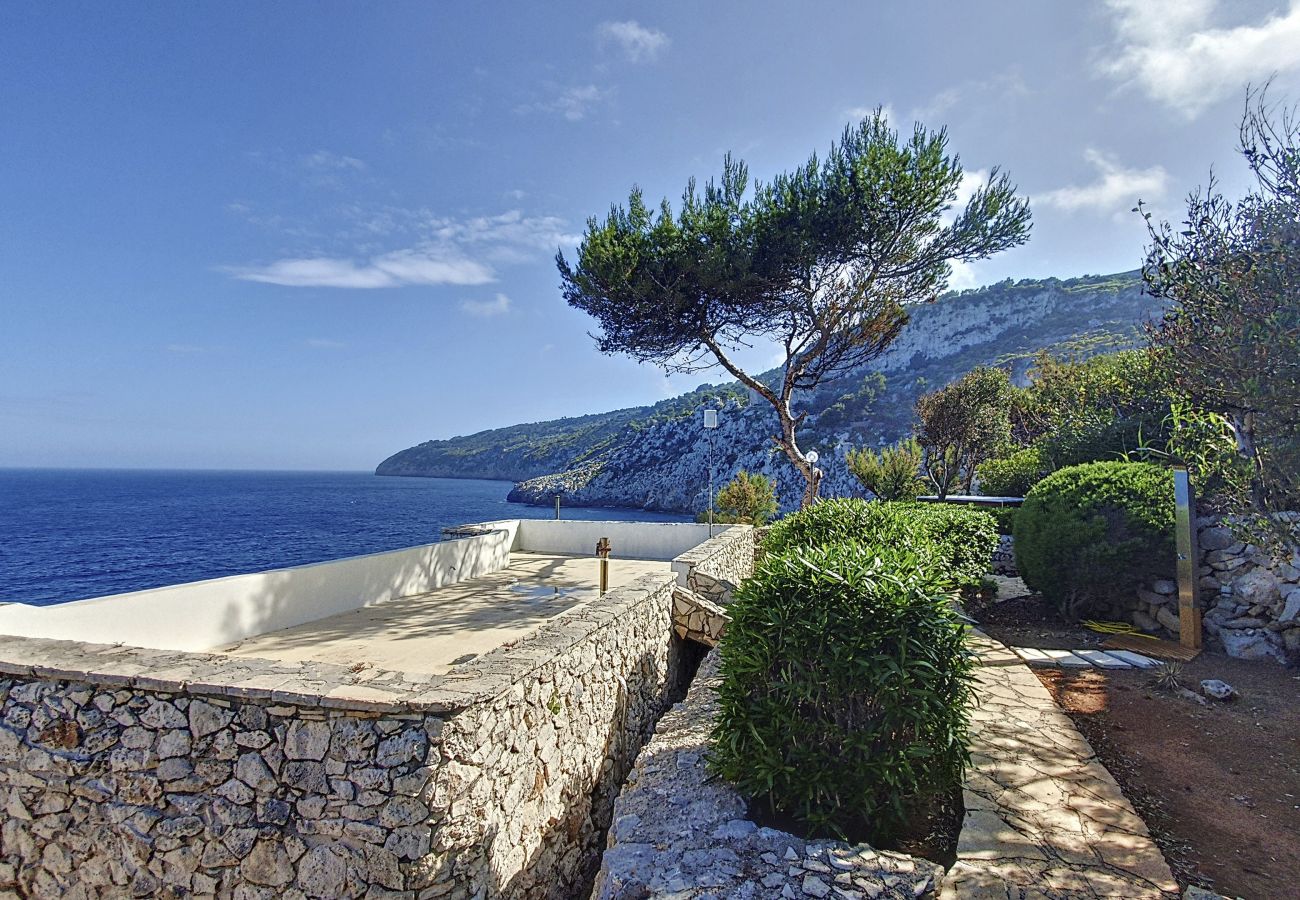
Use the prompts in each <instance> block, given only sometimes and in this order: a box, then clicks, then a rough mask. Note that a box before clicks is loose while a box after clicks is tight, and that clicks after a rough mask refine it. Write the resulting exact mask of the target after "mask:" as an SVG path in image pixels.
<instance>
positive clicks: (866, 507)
mask: <svg viewBox="0 0 1300 900" xmlns="http://www.w3.org/2000/svg"><path fill="white" fill-rule="evenodd" d="M846 540H849V541H859V542H863V543H868V544H871V545H873V546H876V547H888V546H893V545H897V546H903V547H908V548H911V549H913V550H915V551H916V552H917V553H918V554H920V558H922V559H924V561H925V564H926V565H928V566H933V567H935V569H936V572H937V575H938V576H939V577H941V578H943V579H944V580H946V581H947V582H948V583H949V584H951V585H953V586H954V587H974V586H976V585H978V584H979V582H980V579H981V578H982V577H983V576H984V574H985V573H986V572H988V570H989V565H990V563H991V561H992V559H993V551H994V550H996V549H997V545H998V532H997V525H996V523H995V522H994V519H993V517H992V516H990V515H989V514H988V513H987V512H984V511H983V510H979V509H972V508H969V507H959V506H950V505H946V504H942V503H884V502H879V501H876V502H868V501H866V500H858V499H848V498H835V499H830V500H822V501H821V502H819V503H816V504H814V505H812V506H810V507H808V508H807V509H801V510H799V511H798V512H795V513H791V514H790V515H788V516H786V517H785V518H783V519H781V520H779V521H778V522H776V524H774V525H773V526H772V527H771V529H770V530H769V531H768V534H767V538H766V540H765V541H764V544H763V548H764V550H765V551H766V552H768V553H781V552H784V551H786V550H789V549H791V548H794V547H815V546H819V545H822V544H833V543H838V542H841V541H846Z"/></svg>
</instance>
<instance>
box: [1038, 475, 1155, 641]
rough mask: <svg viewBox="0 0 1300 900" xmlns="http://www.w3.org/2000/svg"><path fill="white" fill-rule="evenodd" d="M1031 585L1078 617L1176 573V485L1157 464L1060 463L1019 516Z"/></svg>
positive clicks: (1070, 615)
mask: <svg viewBox="0 0 1300 900" xmlns="http://www.w3.org/2000/svg"><path fill="white" fill-rule="evenodd" d="M1014 534H1015V540H1016V566H1017V567H1018V568H1019V569H1020V575H1021V577H1022V578H1023V579H1024V580H1025V584H1026V585H1028V586H1029V587H1030V588H1032V589H1033V590H1036V591H1039V592H1040V593H1042V595H1043V596H1044V597H1045V598H1047V599H1048V600H1049V601H1051V602H1053V603H1054V604H1056V606H1057V608H1058V609H1059V610H1060V611H1061V613H1062V615H1064V616H1065V617H1066V618H1069V619H1077V618H1080V617H1082V616H1084V615H1087V614H1089V613H1091V612H1094V611H1097V610H1100V609H1102V608H1104V607H1105V606H1108V605H1110V604H1112V603H1118V602H1123V601H1125V600H1127V599H1129V598H1131V597H1132V595H1133V591H1134V590H1135V589H1136V588H1137V587H1138V586H1139V585H1140V584H1141V583H1142V582H1143V581H1144V580H1146V579H1147V578H1151V577H1155V576H1162V575H1163V576H1172V574H1173V571H1174V490H1173V477H1172V474H1171V473H1170V471H1169V470H1168V469H1163V468H1161V467H1159V466H1156V465H1152V464H1151V463H1139V462H1094V463H1085V464H1083V465H1079V466H1070V467H1068V468H1064V469H1059V470H1057V471H1056V472H1053V473H1052V474H1051V475H1049V476H1047V477H1046V478H1044V479H1043V480H1042V481H1040V482H1038V484H1036V485H1034V487H1033V488H1032V489H1031V490H1030V491H1029V493H1028V495H1027V496H1026V497H1025V503H1024V505H1023V506H1022V507H1020V510H1019V512H1017V513H1016V518H1015V531H1014Z"/></svg>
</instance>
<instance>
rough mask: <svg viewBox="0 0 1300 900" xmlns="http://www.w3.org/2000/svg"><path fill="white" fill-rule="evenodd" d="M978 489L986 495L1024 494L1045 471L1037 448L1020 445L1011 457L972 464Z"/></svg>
mask: <svg viewBox="0 0 1300 900" xmlns="http://www.w3.org/2000/svg"><path fill="white" fill-rule="evenodd" d="M975 472H976V475H977V477H978V478H979V491H980V493H981V494H983V495H984V496H986V497H1023V496H1025V494H1027V493H1028V492H1029V489H1030V488H1031V487H1033V486H1034V485H1035V484H1037V483H1038V482H1039V481H1040V480H1042V478H1043V476H1044V475H1045V474H1047V473H1046V471H1045V470H1044V467H1043V460H1042V456H1041V454H1040V453H1039V451H1038V448H1036V447H1022V448H1020V449H1019V450H1017V451H1016V452H1015V453H1012V454H1011V455H1010V456H1003V457H1000V458H997V459H986V460H985V461H984V462H982V463H980V464H979V465H978V466H976V467H975Z"/></svg>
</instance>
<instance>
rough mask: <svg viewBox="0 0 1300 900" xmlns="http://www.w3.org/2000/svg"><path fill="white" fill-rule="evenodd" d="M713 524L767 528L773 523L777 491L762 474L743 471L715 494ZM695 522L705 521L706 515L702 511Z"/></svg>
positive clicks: (770, 480)
mask: <svg viewBox="0 0 1300 900" xmlns="http://www.w3.org/2000/svg"><path fill="white" fill-rule="evenodd" d="M716 505H717V513H716V514H715V515H714V517H713V521H715V522H726V523H739V524H742V525H766V524H767V523H768V522H770V521H772V517H773V516H775V515H776V511H777V509H778V508H779V507H778V504H777V502H776V488H775V486H774V485H773V484H772V479H770V478H768V477H766V476H764V475H751V474H750V473H749V472H746V471H745V470H744V469H741V470H740V471H739V472H737V473H736V477H735V478H733V479H732V480H731V481H729V482H727V483H726V484H725V485H724V486H723V488H722V490H720V491H718V499H717V504H716ZM696 519H697V521H700V522H705V521H708V512H707V511H705V512H702V513H700V514H699V516H697V517H696Z"/></svg>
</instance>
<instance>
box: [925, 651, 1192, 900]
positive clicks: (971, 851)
mask: <svg viewBox="0 0 1300 900" xmlns="http://www.w3.org/2000/svg"><path fill="white" fill-rule="evenodd" d="M984 641H986V642H987V641H988V638H987V637H986V636H984ZM993 643H996V642H993ZM992 649H994V648H991V647H988V646H987V643H984V642H982V646H981V649H980V651H978V652H980V653H981V655H982V654H983V652H987V651H989V650H992ZM1019 649H1020V650H1024V649H1028V648H1019ZM1039 652H1041V653H1042V654H1043V655H1044V657H1046V658H1051V659H1053V660H1054V661H1056V662H1059V663H1061V664H1064V665H1072V666H1076V667H1078V666H1087V665H1089V663H1088V662H1087V661H1086V659H1084V658H1082V657H1081V656H1076V655H1075V654H1073V653H1070V652H1069V651H1066V650H1043V651H1039ZM1067 658H1068V659H1071V660H1074V662H1068V661H1066V659H1067ZM975 694H976V697H977V699H978V701H979V702H978V705H977V706H976V707H975V710H974V711H973V713H972V715H971V726H970V751H971V765H970V767H969V769H968V770H967V774H966V782H965V785H964V788H963V797H964V800H965V805H966V818H965V820H964V822H963V824H962V830H961V835H960V837H959V839H958V844H957V861H956V862H955V863H954V865H953V866H952V867H951V868H950V869H949V870H948V874H947V876H946V878H945V879H944V883H943V888H942V892H941V897H942V898H944V900H969V898H977V897H978V898H993V897H996V898H1000V900H1005V898H1028V897H1040V898H1054V900H1076V898H1077V900H1095V898H1102V897H1107V898H1125V900H1173V898H1176V897H1177V896H1178V884H1177V882H1175V881H1174V878H1173V875H1172V873H1171V872H1170V870H1169V866H1168V864H1167V863H1166V862H1165V859H1164V857H1163V856H1162V855H1161V853H1160V850H1159V848H1157V847H1156V845H1155V843H1154V842H1153V841H1152V840H1151V837H1150V834H1149V833H1148V831H1147V828H1146V825H1145V824H1144V823H1143V822H1142V819H1141V818H1140V817H1139V816H1138V815H1137V813H1136V812H1134V811H1133V807H1132V806H1131V805H1130V804H1129V802H1128V800H1127V799H1125V797H1124V794H1123V792H1122V791H1121V790H1120V788H1119V785H1118V784H1116V782H1115V779H1114V778H1113V777H1111V774H1110V773H1109V772H1108V771H1106V768H1105V767H1104V766H1103V765H1102V764H1101V763H1100V762H1099V761H1098V760H1097V757H1096V755H1095V754H1094V753H1093V751H1092V747H1091V746H1090V745H1089V744H1088V742H1087V741H1085V740H1084V739H1083V737H1082V736H1081V735H1080V734H1079V732H1078V731H1076V730H1075V728H1074V726H1073V724H1072V723H1071V722H1070V720H1069V718H1068V717H1067V716H1066V715H1065V714H1064V713H1063V712H1061V710H1060V709H1059V708H1057V706H1056V704H1055V702H1054V701H1053V700H1052V697H1051V695H1050V694H1049V693H1048V692H1047V689H1046V688H1045V687H1043V685H1042V683H1041V682H1039V680H1038V678H1037V676H1035V675H1034V673H1033V672H1031V671H1030V670H1029V668H1028V667H1026V666H1023V665H1017V666H1001V665H993V666H986V665H980V666H978V667H977V669H976V681H975Z"/></svg>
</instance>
